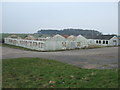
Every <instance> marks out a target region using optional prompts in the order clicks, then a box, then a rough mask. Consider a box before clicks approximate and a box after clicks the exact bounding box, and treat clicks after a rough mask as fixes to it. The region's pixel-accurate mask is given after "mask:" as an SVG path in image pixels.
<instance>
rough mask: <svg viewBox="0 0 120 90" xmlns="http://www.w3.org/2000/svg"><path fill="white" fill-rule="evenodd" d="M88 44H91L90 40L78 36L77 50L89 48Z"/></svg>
mask: <svg viewBox="0 0 120 90" xmlns="http://www.w3.org/2000/svg"><path fill="white" fill-rule="evenodd" d="M88 44H89V43H88V40H87V39H86V38H85V37H83V36H81V35H79V36H77V38H76V47H77V48H84V47H88Z"/></svg>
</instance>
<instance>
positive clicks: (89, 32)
mask: <svg viewBox="0 0 120 90" xmlns="http://www.w3.org/2000/svg"><path fill="white" fill-rule="evenodd" d="M37 33H39V34H46V35H55V34H60V35H75V36H77V35H83V36H85V37H92V36H98V35H102V33H101V32H99V31H96V30H83V29H63V30H51V29H47V30H43V29H42V30H39V31H38V32H37Z"/></svg>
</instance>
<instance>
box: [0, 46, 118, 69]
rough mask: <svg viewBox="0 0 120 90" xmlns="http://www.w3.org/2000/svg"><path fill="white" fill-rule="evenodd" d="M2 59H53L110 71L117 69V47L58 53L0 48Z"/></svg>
mask: <svg viewBox="0 0 120 90" xmlns="http://www.w3.org/2000/svg"><path fill="white" fill-rule="evenodd" d="M1 49H2V58H3V59H7V58H19V57H40V58H47V59H54V60H58V61H61V62H64V63H68V64H72V65H76V66H79V67H82V68H99V69H110V68H117V67H118V47H107V48H97V49H81V50H71V51H59V52H35V51H24V50H19V49H13V48H8V47H2V48H1V47H0V50H1Z"/></svg>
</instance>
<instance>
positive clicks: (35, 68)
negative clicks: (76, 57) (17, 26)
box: [2, 58, 118, 88]
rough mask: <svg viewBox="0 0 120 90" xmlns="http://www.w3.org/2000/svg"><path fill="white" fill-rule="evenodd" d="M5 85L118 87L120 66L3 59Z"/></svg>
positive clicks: (27, 86) (19, 86)
mask: <svg viewBox="0 0 120 90" xmlns="http://www.w3.org/2000/svg"><path fill="white" fill-rule="evenodd" d="M2 66H3V67H2V68H3V83H2V84H3V88H116V87H118V70H117V69H106V70H98V69H81V68H78V67H75V66H72V65H68V64H64V63H61V62H58V61H54V60H46V59H40V58H17V59H5V60H3V65H2Z"/></svg>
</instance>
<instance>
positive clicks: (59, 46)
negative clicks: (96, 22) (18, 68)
mask: <svg viewBox="0 0 120 90" xmlns="http://www.w3.org/2000/svg"><path fill="white" fill-rule="evenodd" d="M4 40H5V43H6V44H10V45H16V46H21V47H25V48H29V49H33V50H40V51H47V50H65V49H75V48H84V47H88V46H89V45H101V46H114V45H118V38H117V37H116V36H114V37H113V38H111V39H110V40H98V39H86V38H84V37H83V36H81V35H79V36H77V37H74V39H73V38H69V39H66V38H64V37H63V36H61V35H55V36H54V37H51V38H49V39H47V40H42V41H39V40H38V41H37V40H25V39H17V38H5V39H4ZM115 40H116V43H115V42H114V41H115ZM97 41H98V43H96V42H97ZM99 41H101V43H99ZM103 42H105V43H104V44H103ZM106 42H108V44H106Z"/></svg>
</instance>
